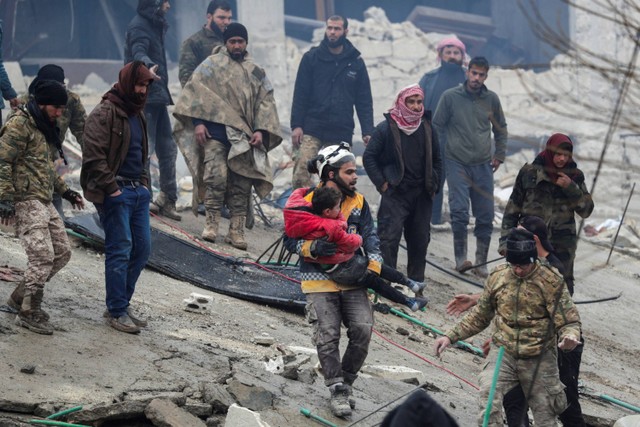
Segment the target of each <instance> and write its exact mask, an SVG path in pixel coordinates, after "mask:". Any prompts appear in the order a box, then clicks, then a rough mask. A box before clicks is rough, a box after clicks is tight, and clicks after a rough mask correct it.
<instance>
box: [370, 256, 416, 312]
mask: <svg viewBox="0 0 640 427" xmlns="http://www.w3.org/2000/svg"><path fill="white" fill-rule="evenodd" d="M387 280H388V281H389V282H393V283H400V284H405V283H406V277H405V275H404V274H402V273H400V272H399V271H398V270H396V269H395V268H391V267H389V266H388V265H384V264H383V265H382V271H381V272H380V276H377V275H376V274H375V273H371V272H367V274H365V276H364V278H363V279H362V284H363V285H364V286H366V287H367V288H369V289H371V290H372V291H374V292H375V293H377V294H378V295H380V296H381V297H383V298H386V299H388V300H389V301H393V302H395V303H398V304H406V303H407V297H406V295H405V294H403V293H402V292H400V291H399V290H397V289H396V288H394V287H393V285H392V284H391V283H388V282H387Z"/></svg>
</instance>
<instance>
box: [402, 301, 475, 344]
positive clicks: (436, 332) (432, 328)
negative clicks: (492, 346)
mask: <svg viewBox="0 0 640 427" xmlns="http://www.w3.org/2000/svg"><path fill="white" fill-rule="evenodd" d="M391 312H392V313H393V314H395V315H396V316H400V317H403V318H405V319H407V320H409V321H411V322H413V323H415V324H416V325H420V326H422V327H423V328H425V329H428V330H430V331H431V332H433V333H435V334H438V335H444V332H442V331H440V330H438V329H436V328H434V327H433V326H429V325H427V324H426V323H424V322H422V321H420V320H418V319H416V318H415V317H411V316H409V315H407V314H404V313H403V312H401V311H400V310H396V309H395V308H392V309H391ZM456 344H457V345H459V346H461V347H464V348H466V349H469V350H471V351H472V352H473V353H475V354H477V355H478V356H484V353H483V352H482V350H481V349H479V348H478V347H474V346H472V345H471V344H469V343H467V342H464V341H458V342H457V343H456Z"/></svg>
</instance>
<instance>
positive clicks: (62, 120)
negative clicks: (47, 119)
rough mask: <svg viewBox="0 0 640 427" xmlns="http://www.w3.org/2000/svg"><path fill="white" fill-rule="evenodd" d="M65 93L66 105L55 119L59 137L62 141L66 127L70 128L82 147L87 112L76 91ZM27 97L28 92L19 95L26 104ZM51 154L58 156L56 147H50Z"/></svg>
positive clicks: (55, 157) (54, 157)
mask: <svg viewBox="0 0 640 427" xmlns="http://www.w3.org/2000/svg"><path fill="white" fill-rule="evenodd" d="M67 95H68V97H69V100H68V101H67V105H66V107H65V109H64V112H63V113H62V116H60V117H58V119H57V123H58V127H59V128H60V138H61V139H62V141H63V142H64V137H65V135H66V134H67V129H70V130H71V133H72V134H73V136H75V137H76V140H77V141H78V144H80V147H82V144H83V135H84V123H85V122H86V121H87V112H86V110H85V109H84V106H83V105H82V101H81V100H80V96H79V95H78V94H77V93H75V92H71V91H70V90H68V89H67ZM29 98H30V96H29V94H25V95H22V96H21V97H20V100H21V101H22V103H23V104H26V103H27V102H29ZM63 149H64V148H63ZM51 154H52V155H53V157H52V158H53V159H54V160H55V159H57V158H58V150H56V147H51Z"/></svg>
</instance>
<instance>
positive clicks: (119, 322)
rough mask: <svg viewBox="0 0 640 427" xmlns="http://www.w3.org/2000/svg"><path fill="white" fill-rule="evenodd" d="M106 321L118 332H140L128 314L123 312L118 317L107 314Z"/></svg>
mask: <svg viewBox="0 0 640 427" xmlns="http://www.w3.org/2000/svg"><path fill="white" fill-rule="evenodd" d="M107 322H108V323H109V326H111V327H112V328H113V329H116V330H118V331H120V332H126V333H128V334H137V333H139V332H140V328H139V327H138V326H136V324H135V323H133V320H131V317H129V315H128V314H123V315H122V316H120V317H111V315H109V317H108V320H107Z"/></svg>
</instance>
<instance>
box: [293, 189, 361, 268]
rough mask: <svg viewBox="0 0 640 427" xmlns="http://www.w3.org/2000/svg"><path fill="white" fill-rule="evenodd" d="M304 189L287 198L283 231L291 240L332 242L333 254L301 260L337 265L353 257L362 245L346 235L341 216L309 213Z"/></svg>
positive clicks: (357, 235) (351, 235)
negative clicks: (323, 240)
mask: <svg viewBox="0 0 640 427" xmlns="http://www.w3.org/2000/svg"><path fill="white" fill-rule="evenodd" d="M307 191H308V188H298V189H296V190H294V192H293V193H292V194H291V196H289V200H287V204H286V206H285V208H284V210H283V213H284V232H285V233H286V235H287V236H289V237H291V238H294V239H305V240H316V239H321V238H323V237H327V240H328V241H329V242H333V243H336V244H337V245H338V249H337V251H336V253H335V255H331V256H324V257H317V258H315V259H312V258H305V260H306V261H308V262H316V263H320V264H341V263H343V262H345V261H348V260H350V259H351V258H353V255H354V253H355V251H356V250H358V248H360V246H362V237H361V236H360V235H359V234H349V233H347V222H346V221H345V220H344V217H343V216H342V214H340V216H339V217H338V218H336V219H331V218H324V217H321V216H319V215H316V214H314V213H312V212H311V211H310V209H311V203H309V202H308V201H307V200H305V199H304V196H305V195H306V193H307Z"/></svg>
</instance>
